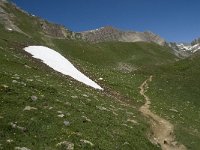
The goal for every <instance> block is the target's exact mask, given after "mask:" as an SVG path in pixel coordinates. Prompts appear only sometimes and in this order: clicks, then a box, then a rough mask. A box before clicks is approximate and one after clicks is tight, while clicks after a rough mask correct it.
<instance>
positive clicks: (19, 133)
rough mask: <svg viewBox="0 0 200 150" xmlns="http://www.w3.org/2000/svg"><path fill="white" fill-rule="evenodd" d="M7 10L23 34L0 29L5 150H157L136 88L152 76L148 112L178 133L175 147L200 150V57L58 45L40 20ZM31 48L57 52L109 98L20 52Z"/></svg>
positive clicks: (147, 48)
mask: <svg viewBox="0 0 200 150" xmlns="http://www.w3.org/2000/svg"><path fill="white" fill-rule="evenodd" d="M5 10H6V11H7V12H9V13H12V14H15V16H16V17H15V24H16V25H17V26H18V27H19V28H20V29H21V30H22V31H23V32H25V33H26V34H21V33H17V32H14V31H13V32H9V31H6V30H5V29H4V27H3V26H2V25H1V26H0V35H1V36H0V103H1V104H0V122H1V124H0V149H14V148H15V147H27V148H30V149H66V146H67V145H68V146H70V145H71V146H72V145H73V144H74V148H75V149H106V150H107V149H126V150H127V149H131V150H132V149H159V147H158V146H155V145H153V144H151V143H150V142H149V140H148V138H147V133H148V131H149V125H148V122H147V120H146V119H145V118H144V117H143V116H142V115H141V114H140V113H139V112H138V108H139V107H140V106H141V105H142V104H143V103H144V99H143V97H141V95H140V94H139V89H138V87H139V86H140V84H141V83H142V82H143V81H144V80H146V79H147V78H148V77H149V75H153V76H154V79H153V82H151V84H150V88H149V92H148V93H147V94H148V95H149V97H150V98H151V100H152V106H151V109H152V110H153V111H155V112H156V113H157V114H160V115H161V116H162V117H164V118H166V119H168V120H170V121H171V122H172V123H173V124H174V125H175V129H176V130H175V134H176V137H177V139H178V141H180V142H182V143H183V144H185V145H186V146H187V147H188V148H189V149H198V147H200V145H199V142H198V141H199V140H200V138H199V137H200V134H199V131H200V129H199V120H200V110H199V104H200V103H199V99H200V95H199V93H200V87H199V83H200V82H199V74H200V72H199V69H200V68H199V66H200V65H199V63H200V61H199V60H200V59H199V57H198V56H197V57H193V58H191V59H186V60H181V61H179V62H175V61H176V60H177V57H176V56H174V55H173V54H171V50H170V49H168V48H167V47H161V46H159V45H156V44H154V43H142V42H139V43H122V42H107V43H98V44H90V43H87V42H83V41H79V40H66V39H56V38H53V37H49V36H45V35H44V33H43V31H42V30H41V28H40V23H39V21H38V20H37V18H35V17H30V16H28V15H27V14H25V13H23V12H20V11H18V10H17V9H16V8H15V7H13V6H10V5H8V6H7V7H6V8H5ZM28 45H44V46H48V47H50V48H53V49H55V50H57V51H58V52H60V53H61V54H62V55H63V56H65V57H66V58H68V59H69V60H70V61H71V62H73V64H74V65H75V66H76V67H78V68H79V70H81V71H82V72H84V73H85V74H86V75H88V76H89V77H90V78H92V79H93V80H95V81H96V82H98V83H99V84H100V85H101V86H103V87H104V89H105V91H104V92H99V91H95V90H93V89H91V88H89V87H86V86H85V85H82V84H81V83H79V82H76V81H74V80H72V79H71V78H69V77H67V76H63V75H61V74H59V73H56V72H54V71H53V70H52V69H50V68H48V67H47V66H45V65H43V64H42V63H41V62H40V61H38V60H35V59H33V58H31V56H30V55H28V54H27V53H25V52H24V51H23V50H22V48H23V47H25V46H28ZM99 78H103V80H101V81H100V80H98V79H99ZM31 96H37V100H36V101H34V100H32V99H31ZM119 100H121V101H119ZM125 104H126V105H125ZM27 106H30V107H33V109H32V110H24V109H25V108H28V107H27ZM63 115H64V116H63ZM64 141H65V143H64V144H59V143H61V142H64ZM90 142H91V143H90Z"/></svg>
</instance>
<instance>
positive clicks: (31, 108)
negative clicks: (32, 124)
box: [24, 106, 37, 111]
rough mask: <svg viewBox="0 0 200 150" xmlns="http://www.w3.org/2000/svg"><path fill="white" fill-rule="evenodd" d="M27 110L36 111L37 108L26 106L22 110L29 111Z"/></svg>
mask: <svg viewBox="0 0 200 150" xmlns="http://www.w3.org/2000/svg"><path fill="white" fill-rule="evenodd" d="M29 110H37V108H35V107H31V106H26V107H25V108H24V111H29Z"/></svg>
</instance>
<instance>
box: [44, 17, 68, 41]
mask: <svg viewBox="0 0 200 150" xmlns="http://www.w3.org/2000/svg"><path fill="white" fill-rule="evenodd" d="M40 26H41V28H42V30H43V31H44V33H45V34H47V35H48V36H52V37H55V38H70V37H71V36H72V32H71V31H69V30H67V29H66V28H65V27H63V26H60V25H57V24H51V23H48V22H46V21H43V20H41V21H40Z"/></svg>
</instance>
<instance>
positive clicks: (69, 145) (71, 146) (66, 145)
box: [56, 141, 74, 150]
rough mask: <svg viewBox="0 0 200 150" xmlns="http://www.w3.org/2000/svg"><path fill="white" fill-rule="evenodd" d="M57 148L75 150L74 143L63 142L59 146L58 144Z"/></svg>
mask: <svg viewBox="0 0 200 150" xmlns="http://www.w3.org/2000/svg"><path fill="white" fill-rule="evenodd" d="M56 147H61V148H63V149H65V150H74V143H71V142H68V141H63V142H60V143H58V144H56Z"/></svg>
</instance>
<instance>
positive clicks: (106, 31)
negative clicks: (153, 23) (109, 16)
mask: <svg viewBox="0 0 200 150" xmlns="http://www.w3.org/2000/svg"><path fill="white" fill-rule="evenodd" d="M80 34H81V35H82V37H83V39H84V40H86V41H89V42H94V43H97V42H106V41H107V42H109V41H121V42H153V43H157V44H159V45H164V44H165V40H164V39H162V38H161V37H159V36H158V35H156V34H154V33H152V32H133V31H127V32H126V31H121V30H119V29H116V28H113V27H110V26H107V27H102V28H99V29H96V30H90V31H85V32H80Z"/></svg>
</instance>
